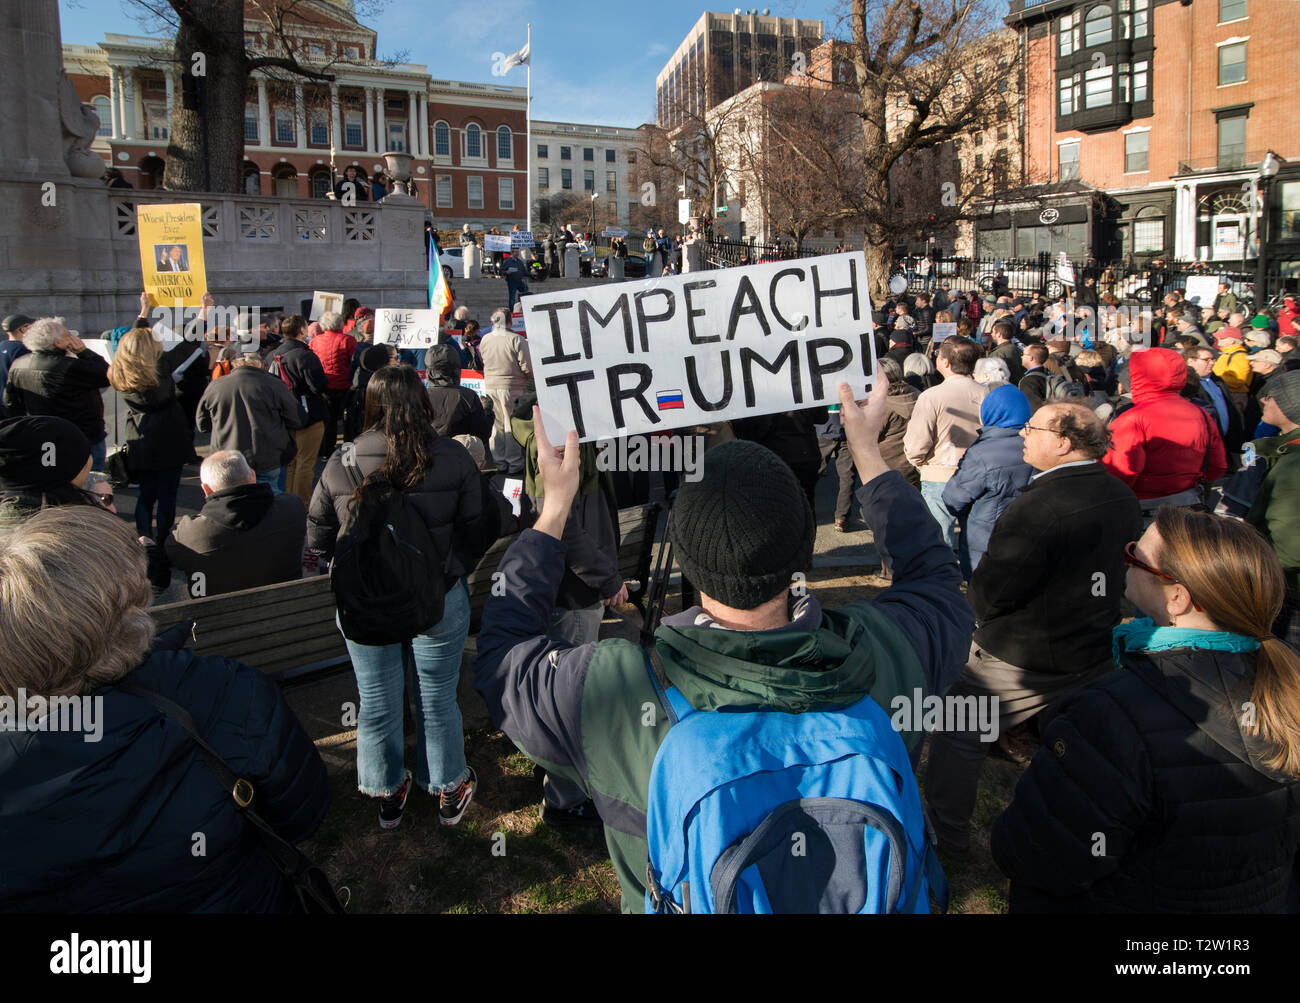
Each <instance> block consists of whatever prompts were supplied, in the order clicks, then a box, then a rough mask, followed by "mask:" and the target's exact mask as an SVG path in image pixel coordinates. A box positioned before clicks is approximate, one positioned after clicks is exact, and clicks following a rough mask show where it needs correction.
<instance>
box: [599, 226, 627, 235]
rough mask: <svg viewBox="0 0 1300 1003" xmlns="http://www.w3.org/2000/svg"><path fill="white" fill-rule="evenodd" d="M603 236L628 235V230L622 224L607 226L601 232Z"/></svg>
mask: <svg viewBox="0 0 1300 1003" xmlns="http://www.w3.org/2000/svg"><path fill="white" fill-rule="evenodd" d="M600 235H601V236H602V237H626V236H627V231H626V230H624V229H623V228H622V227H621V226H607V227H605V229H604V230H602V231H601V232H600Z"/></svg>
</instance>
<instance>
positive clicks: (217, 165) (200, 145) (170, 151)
mask: <svg viewBox="0 0 1300 1003" xmlns="http://www.w3.org/2000/svg"><path fill="white" fill-rule="evenodd" d="M174 52H175V60H176V73H177V75H178V77H179V82H180V94H179V100H178V101H177V102H176V104H175V106H174V107H173V109H172V120H171V135H170V139H169V142H168V144H167V167H166V173H165V175H164V178H163V187H164V188H167V189H171V190H173V191H199V192H223V193H228V194H240V193H242V192H243V190H244V186H243V164H244V104H245V95H246V92H247V90H248V68H247V65H246V64H245V61H244V11H243V4H241V3H230V2H229V0H191V2H190V5H189V13H187V14H185V15H183V16H182V17H181V22H180V27H179V29H178V31H177V33H176V44H175V48H174ZM196 57H199V58H196ZM299 138H300V139H301V137H299Z"/></svg>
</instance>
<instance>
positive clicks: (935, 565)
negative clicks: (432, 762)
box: [474, 471, 974, 912]
mask: <svg viewBox="0 0 1300 1003" xmlns="http://www.w3.org/2000/svg"><path fill="white" fill-rule="evenodd" d="M858 498H859V500H860V501H861V502H862V504H863V506H864V509H865V511H866V514H867V520H868V523H869V524H870V525H872V526H875V527H878V529H879V531H880V532H881V537H880V545H881V546H882V548H883V549H885V550H886V551H887V552H888V553H889V554H890V556H891V558H892V561H893V570H894V585H893V587H892V588H890V589H888V590H886V592H885V593H884V594H883V595H881V596H880V597H879V598H877V599H876V600H875V601H866V600H862V601H858V602H854V603H850V604H849V605H848V606H845V607H843V608H841V609H839V610H826V609H823V608H822V607H821V605H820V604H819V603H818V602H817V600H816V597H815V596H812V595H806V596H804V597H802V598H798V599H796V598H794V597H792V600H791V617H792V621H791V623H790V624H788V625H787V626H784V627H780V628H775V629H772V630H766V631H754V632H747V631H733V630H726V629H721V628H718V627H716V626H708V625H701V624H699V623H697V622H696V621H697V616H698V615H699V613H700V610H699V609H698V608H696V609H694V610H688V611H686V612H685V613H680V614H677V615H676V616H672V617H669V618H667V619H666V620H665V621H664V622H663V624H661V625H660V627H659V629H658V630H657V631H656V633H655V645H656V648H657V649H658V652H659V655H660V658H661V659H662V661H663V666H664V672H665V674H666V675H667V677H668V679H669V681H670V682H671V683H672V684H673V685H674V686H676V687H677V688H678V689H679V690H681V693H682V695H683V696H684V697H685V698H686V699H687V701H688V702H689V703H690V704H691V706H692V707H694V708H695V709H696V710H701V711H709V710H716V709H717V708H720V707H750V708H770V709H773V710H780V711H786V712H789V713H802V712H804V711H810V710H823V709H826V708H833V707H844V706H848V705H851V704H853V703H856V702H858V701H859V700H861V699H862V697H863V696H865V695H867V694H870V695H871V696H872V697H873V698H874V699H875V700H876V701H877V702H878V703H880V705H881V706H882V707H883V708H884V709H885V711H886V713H891V712H892V711H893V710H894V709H895V708H891V706H890V704H891V701H892V699H893V698H894V697H897V696H900V695H905V696H907V697H908V699H909V700H911V699H913V698H914V696H915V692H916V691H917V690H920V691H921V692H922V694H930V693H942V692H943V691H944V690H946V689H947V688H948V687H949V686H950V685H951V684H952V683H953V682H954V681H955V680H956V678H957V677H958V676H959V675H960V674H961V670H962V667H963V665H964V664H965V661H966V655H967V652H968V650H969V647H970V636H971V630H972V628H973V626H974V617H973V615H972V613H971V611H970V607H969V605H968V604H967V602H966V600H965V598H964V597H963V596H962V594H961V589H960V583H961V573H960V571H959V570H958V568H957V564H956V562H955V560H954V558H953V553H952V550H951V549H950V548H948V547H946V546H945V545H944V543H943V541H942V539H941V538H940V536H939V529H938V525H937V524H936V523H935V522H934V520H933V519H932V518H931V517H930V515H929V513H928V512H926V510H925V508H924V506H922V505H919V504H918V503H917V498H916V489H915V488H913V487H911V486H910V485H909V484H907V482H906V481H904V480H903V478H902V476H901V475H899V474H897V473H895V472H893V471H890V472H889V473H887V474H882V475H881V476H880V477H877V478H875V479H873V480H872V481H871V482H870V483H869V484H867V485H865V486H864V487H862V488H860V489H859V491H858ZM564 562H565V547H564V544H563V543H561V542H560V541H558V540H555V539H553V538H552V537H550V536H547V535H545V534H542V533H539V532H537V531H535V530H526V531H525V532H524V533H522V534H521V535H520V537H519V539H518V540H516V541H515V543H514V544H512V545H511V547H510V549H509V550H508V551H507V552H506V555H505V557H504V558H503V559H502V561H501V564H500V566H499V568H498V571H499V572H501V573H502V574H503V575H504V581H503V585H504V588H503V589H500V590H497V591H498V592H499V593H500V594H494V596H493V597H492V598H491V599H489V601H488V605H487V608H486V610H485V611H484V615H483V627H482V630H481V631H480V633H479V637H478V657H477V658H476V659H475V662H474V685H475V687H476V688H477V689H478V691H479V692H480V693H481V694H482V695H483V697H484V699H485V700H486V702H487V706H488V710H489V712H490V713H491V715H492V720H493V721H494V722H495V723H496V724H497V726H498V727H500V728H502V729H503V730H504V731H505V732H506V734H507V735H509V736H510V738H511V739H512V740H513V741H514V743H515V744H516V745H517V746H518V747H519V748H520V749H521V750H522V751H523V752H524V753H525V754H526V755H528V756H529V757H530V758H531V759H533V760H534V761H535V762H537V763H539V764H540V765H542V766H543V767H544V768H545V769H546V770H547V771H549V772H551V773H554V774H556V775H558V776H562V777H566V778H568V779H570V780H573V781H575V782H577V783H578V784H580V785H581V786H582V788H583V789H584V790H586V791H587V793H588V794H589V796H590V797H591V798H592V800H593V801H594V802H595V805H596V809H597V811H598V812H599V813H600V816H601V819H602V820H603V822H604V824H605V841H606V845H607V847H608V849H609V854H610V858H611V860H612V861H613V864H614V868H615V871H616V872H617V873H618V878H619V883H620V885H621V886H622V890H623V910H624V911H625V912H641V911H642V909H643V906H644V900H645V886H644V883H643V882H644V876H645V870H646V863H647V859H648V847H647V844H646V839H645V833H646V817H645V812H646V804H647V801H648V793H649V784H650V771H651V768H652V767H653V765H654V761H655V754H656V753H657V751H658V749H659V745H660V743H661V742H662V741H663V740H664V736H665V735H666V734H667V732H668V729H669V723H668V715H667V712H666V710H665V708H664V707H663V706H662V704H661V703H660V701H659V699H658V696H657V694H656V690H655V686H654V684H653V682H652V681H651V676H650V671H649V668H648V664H647V659H646V656H645V654H644V652H643V651H642V650H641V648H640V647H639V646H638V645H636V644H633V643H631V642H629V641H626V640H615V639H610V640H605V641H600V642H599V643H597V644H587V645H583V646H581V647H577V648H573V647H568V646H566V645H565V644H564V643H563V642H560V641H557V640H555V639H554V638H551V637H548V636H547V633H546V631H547V625H548V624H549V621H550V617H551V612H552V609H553V605H554V597H555V593H556V589H557V587H558V584H559V581H560V579H561V577H562V575H563V572H564ZM902 734H903V738H904V740H905V742H906V744H907V745H908V747H909V749H910V748H913V747H915V745H916V744H917V743H918V742H919V741H920V740H921V737H922V736H921V735H920V734H918V733H915V732H911V731H907V730H904V731H903V732H902Z"/></svg>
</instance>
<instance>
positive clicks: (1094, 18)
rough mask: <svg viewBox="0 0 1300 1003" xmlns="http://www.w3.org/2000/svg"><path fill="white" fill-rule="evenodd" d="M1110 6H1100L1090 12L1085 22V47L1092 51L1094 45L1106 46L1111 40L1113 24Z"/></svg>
mask: <svg viewBox="0 0 1300 1003" xmlns="http://www.w3.org/2000/svg"><path fill="white" fill-rule="evenodd" d="M1111 13H1112V12H1111V9H1110V5H1109V4H1104V3H1103V4H1098V5H1097V6H1096V7H1094V8H1092V10H1090V11H1088V16H1087V17H1086V18H1085V19H1084V22H1083V47H1084V48H1085V49H1090V48H1092V46H1094V45H1105V44H1106V43H1107V42H1109V41H1110V40H1111V37H1112V35H1113V34H1114V32H1113V27H1114V26H1113V24H1112V23H1111Z"/></svg>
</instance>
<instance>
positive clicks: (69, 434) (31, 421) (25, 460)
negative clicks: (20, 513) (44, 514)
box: [0, 415, 90, 491]
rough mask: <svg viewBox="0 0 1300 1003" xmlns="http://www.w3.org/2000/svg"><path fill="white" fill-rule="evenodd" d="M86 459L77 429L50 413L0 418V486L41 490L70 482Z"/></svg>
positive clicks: (85, 444)
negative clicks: (2, 419) (6, 418)
mask: <svg viewBox="0 0 1300 1003" xmlns="http://www.w3.org/2000/svg"><path fill="white" fill-rule="evenodd" d="M88 459H90V442H89V440H87V438H86V436H85V435H84V434H83V433H82V431H81V429H79V428H77V426H76V425H74V424H72V422H70V421H68V420H66V419H64V418H56V417H54V416H53V415H46V416H41V417H37V416H33V415H25V416H22V417H18V418H10V419H8V420H7V421H0V488H4V489H6V490H11V491H43V490H46V489H48V488H57V487H62V486H63V485H65V484H71V483H72V478H74V477H76V476H77V474H79V473H81V468H82V467H84V466H85V465H86V461H87V460H88Z"/></svg>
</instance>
